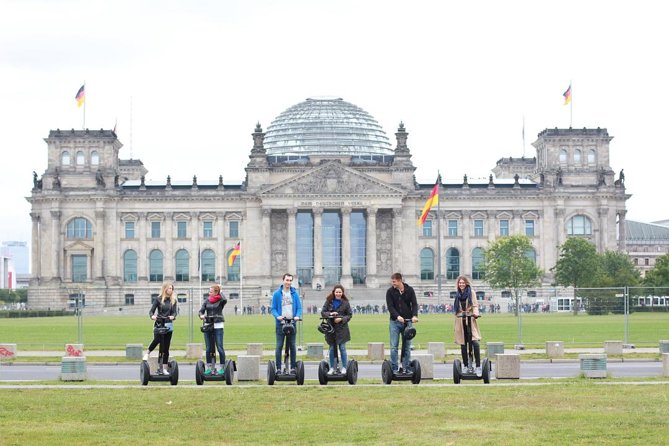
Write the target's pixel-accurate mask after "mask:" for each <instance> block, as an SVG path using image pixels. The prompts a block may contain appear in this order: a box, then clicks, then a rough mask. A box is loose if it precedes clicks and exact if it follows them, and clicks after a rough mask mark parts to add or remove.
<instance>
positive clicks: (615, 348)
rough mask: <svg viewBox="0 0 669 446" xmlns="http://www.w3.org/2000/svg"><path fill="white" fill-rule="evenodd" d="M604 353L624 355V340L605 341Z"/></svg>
mask: <svg viewBox="0 0 669 446" xmlns="http://www.w3.org/2000/svg"><path fill="white" fill-rule="evenodd" d="M604 353H606V354H607V355H622V354H623V341H604Z"/></svg>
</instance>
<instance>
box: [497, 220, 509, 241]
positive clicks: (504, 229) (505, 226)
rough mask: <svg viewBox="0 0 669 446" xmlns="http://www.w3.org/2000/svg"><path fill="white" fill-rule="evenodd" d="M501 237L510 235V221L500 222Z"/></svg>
mask: <svg viewBox="0 0 669 446" xmlns="http://www.w3.org/2000/svg"><path fill="white" fill-rule="evenodd" d="M499 235H500V236H501V237H505V236H507V235H509V220H500V221H499Z"/></svg>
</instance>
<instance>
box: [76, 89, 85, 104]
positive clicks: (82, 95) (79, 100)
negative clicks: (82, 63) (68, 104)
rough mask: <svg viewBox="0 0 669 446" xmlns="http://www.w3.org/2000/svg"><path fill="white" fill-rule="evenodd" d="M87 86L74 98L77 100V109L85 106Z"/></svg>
mask: <svg viewBox="0 0 669 446" xmlns="http://www.w3.org/2000/svg"><path fill="white" fill-rule="evenodd" d="M85 86H86V85H82V86H81V88H80V89H79V91H78V92H77V95H76V96H75V97H74V99H76V100H77V107H81V106H82V105H84V101H85V100H86V91H85V89H84V87H85Z"/></svg>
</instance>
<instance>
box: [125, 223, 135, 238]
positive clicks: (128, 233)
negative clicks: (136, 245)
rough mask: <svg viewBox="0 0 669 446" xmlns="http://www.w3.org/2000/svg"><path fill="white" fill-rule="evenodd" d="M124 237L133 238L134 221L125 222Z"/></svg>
mask: <svg viewBox="0 0 669 446" xmlns="http://www.w3.org/2000/svg"><path fill="white" fill-rule="evenodd" d="M125 238H135V222H134V221H126V222H125Z"/></svg>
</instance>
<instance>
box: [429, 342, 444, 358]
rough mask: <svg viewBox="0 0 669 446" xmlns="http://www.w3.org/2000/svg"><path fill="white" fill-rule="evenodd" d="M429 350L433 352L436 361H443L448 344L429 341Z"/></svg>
mask: <svg viewBox="0 0 669 446" xmlns="http://www.w3.org/2000/svg"><path fill="white" fill-rule="evenodd" d="M427 352H428V353H432V356H433V358H434V360H435V361H441V360H442V359H444V358H445V357H446V346H445V345H444V343H443V342H428V343H427Z"/></svg>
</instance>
